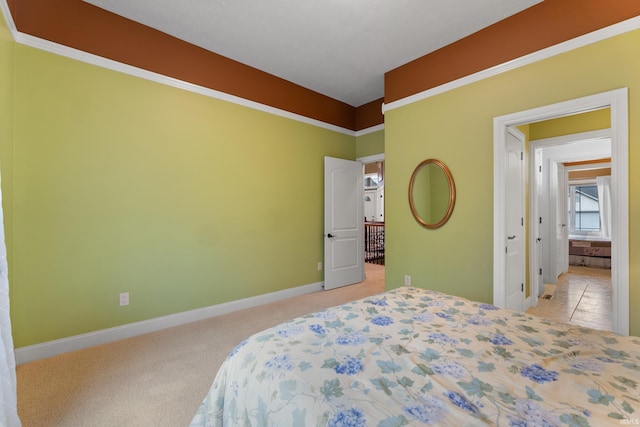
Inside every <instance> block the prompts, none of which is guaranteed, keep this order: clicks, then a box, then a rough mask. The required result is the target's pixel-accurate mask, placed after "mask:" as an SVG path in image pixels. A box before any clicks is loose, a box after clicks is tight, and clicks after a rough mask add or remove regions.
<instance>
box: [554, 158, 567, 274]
mask: <svg viewBox="0 0 640 427" xmlns="http://www.w3.org/2000/svg"><path fill="white" fill-rule="evenodd" d="M568 181H569V180H568V176H567V171H566V168H565V167H564V164H562V163H558V202H557V205H556V209H557V212H558V213H557V214H556V219H557V221H558V224H557V230H558V234H557V238H556V242H555V243H556V247H557V249H556V253H557V254H558V257H557V258H556V259H557V267H556V273H557V276H556V277H558V276H560V275H561V274H563V273H566V272H567V271H569V226H568V220H569V214H568V212H569V206H568V203H569V182H568Z"/></svg>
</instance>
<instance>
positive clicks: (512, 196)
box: [505, 128, 525, 311]
mask: <svg viewBox="0 0 640 427" xmlns="http://www.w3.org/2000/svg"><path fill="white" fill-rule="evenodd" d="M523 150H524V135H523V134H522V133H521V132H520V131H518V130H517V129H512V128H509V129H508V130H507V153H506V156H507V158H506V174H507V179H506V204H505V207H506V209H507V212H506V220H507V223H506V231H507V241H506V242H505V248H506V250H505V253H506V255H505V257H506V288H505V291H506V295H505V301H506V307H507V308H510V309H512V310H519V311H522V310H523V305H524V282H525V280H524V278H525V250H524V241H525V239H524V168H523V164H524V161H523Z"/></svg>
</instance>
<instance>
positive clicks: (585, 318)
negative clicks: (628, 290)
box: [527, 265, 612, 331]
mask: <svg viewBox="0 0 640 427" xmlns="http://www.w3.org/2000/svg"><path fill="white" fill-rule="evenodd" d="M545 294H552V297H551V299H545V297H544V295H543V296H542V297H540V298H538V306H537V307H531V308H529V309H528V310H527V313H529V314H532V315H534V316H540V317H544V318H547V319H551V320H555V321H559V322H567V323H571V324H574V325H579V326H586V327H589V328H594V329H602V330H607V331H610V330H611V326H612V324H611V309H612V288H611V270H609V269H604V268H593V267H580V266H573V265H571V266H569V271H568V272H567V273H565V274H563V275H561V276H560V277H559V278H558V284H557V285H545Z"/></svg>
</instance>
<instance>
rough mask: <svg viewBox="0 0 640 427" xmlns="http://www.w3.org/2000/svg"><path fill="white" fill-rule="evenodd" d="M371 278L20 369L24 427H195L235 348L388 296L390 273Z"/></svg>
mask: <svg viewBox="0 0 640 427" xmlns="http://www.w3.org/2000/svg"><path fill="white" fill-rule="evenodd" d="M366 271H367V280H365V281H364V282H362V283H359V284H356V285H351V286H346V287H343V288H338V289H334V290H331V291H320V292H315V293H312V294H308V295H303V296H299V297H294V298H289V299H286V300H282V301H278V302H275V303H271V304H266V305H263V306H260V307H256V308H253V309H247V310H242V311H238V312H235V313H230V314H226V315H222V316H217V317H214V318H211V319H207V320H202V321H199V322H194V323H191V324H188V325H183V326H178V327H175V328H170V329H166V330H163V331H159V332H154V333H151V334H146V335H142V336H140V337H136V338H130V339H126V340H122V341H117V342H114V343H110V344H105V345H100V346H96V347H92V348H88V349H84V350H79V351H75V352H71V353H66V354H62V355H59V356H55V357H52V358H49V359H44V360H39V361H35V362H31V363H28V364H24V365H20V366H18V368H17V381H18V413H19V415H20V418H21V420H22V423H23V426H24V427H40V426H42V427H57V426H65V427H66V426H70V427H72V426H73V427H75V426H91V427H100V426H118V427H127V426H131V427H145V426H153V427H161V426H167V427H177V426H187V425H188V424H189V422H190V421H191V418H192V416H193V414H194V413H195V411H196V409H197V407H198V405H199V404H200V402H201V401H202V399H203V398H204V396H205V395H206V393H207V391H208V390H209V387H210V386H211V383H212V381H213V378H214V376H215V374H216V371H217V370H218V368H219V366H220V364H221V363H222V362H223V360H224V359H225V358H226V356H227V354H228V353H229V352H230V351H231V350H232V349H233V347H235V346H236V345H237V344H238V343H239V342H240V341H242V340H243V339H244V338H246V337H248V336H249V335H252V334H254V333H256V332H259V331H261V330H262V329H265V328H267V327H270V326H274V325H276V324H278V323H281V322H284V321H287V320H289V319H291V318H293V317H297V316H300V315H302V314H305V313H310V312H314V311H318V310H321V309H324V308H327V307H331V306H334V305H339V304H342V303H345V302H348V301H351V300H355V299H359V298H364V297H366V296H369V295H373V294H376V293H379V292H382V291H383V290H384V266H379V265H373V264H366Z"/></svg>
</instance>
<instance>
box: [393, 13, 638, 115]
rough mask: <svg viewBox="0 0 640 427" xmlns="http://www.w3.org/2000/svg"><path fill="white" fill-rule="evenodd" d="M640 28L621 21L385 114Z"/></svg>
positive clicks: (449, 85) (434, 90)
mask: <svg viewBox="0 0 640 427" xmlns="http://www.w3.org/2000/svg"><path fill="white" fill-rule="evenodd" d="M639 28H640V16H636V17H634V18H631V19H627V20H626V21H622V22H619V23H617V24H613V25H610V26H608V27H605V28H601V29H599V30H596V31H593V32H591V33H588V34H585V35H583V36H580V37H576V38H574V39H571V40H567V41H565V42H562V43H559V44H557V45H554V46H550V47H548V48H545V49H542V50H539V51H537V52H533V53H530V54H528V55H525V56H521V57H519V58H516V59H514V60H511V61H508V62H505V63H503V64H499V65H496V66H494V67H491V68H487V69H485V70H482V71H478V72H477V73H474V74H470V75H468V76H465V77H462V78H459V79H457V80H453V81H451V82H448V83H445V84H442V85H440V86H436V87H434V88H431V89H427V90H425V91H422V92H418V93H416V94H414V95H410V96H407V97H405V98H402V99H398V100H397V101H393V102H390V103H388V104H383V106H382V108H383V112H382V113H383V114H384V113H386V112H387V111H390V110H393V109H395V108H400V107H404V106H406V105H409V104H413V103H414V102H418V101H422V100H424V99H427V98H430V97H432V96H436V95H439V94H441V93H444V92H448V91H450V90H453V89H457V88H459V87H462V86H466V85H468V84H471V83H475V82H478V81H481V80H484V79H486V78H489V77H493V76H496V75H498V74H502V73H505V72H507V71H511V70H514V69H516V68H520V67H523V66H525V65H529V64H533V63H534V62H538V61H541V60H543V59H547V58H551V57H552V56H556V55H560V54H562V53H565V52H569V51H571V50H574V49H578V48H580V47H583V46H587V45H589V44H593V43H597V42H599V41H602V40H605V39H608V38H611V37H615V36H618V35H620V34H624V33H627V32H629V31H633V30H637V29H639Z"/></svg>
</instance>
